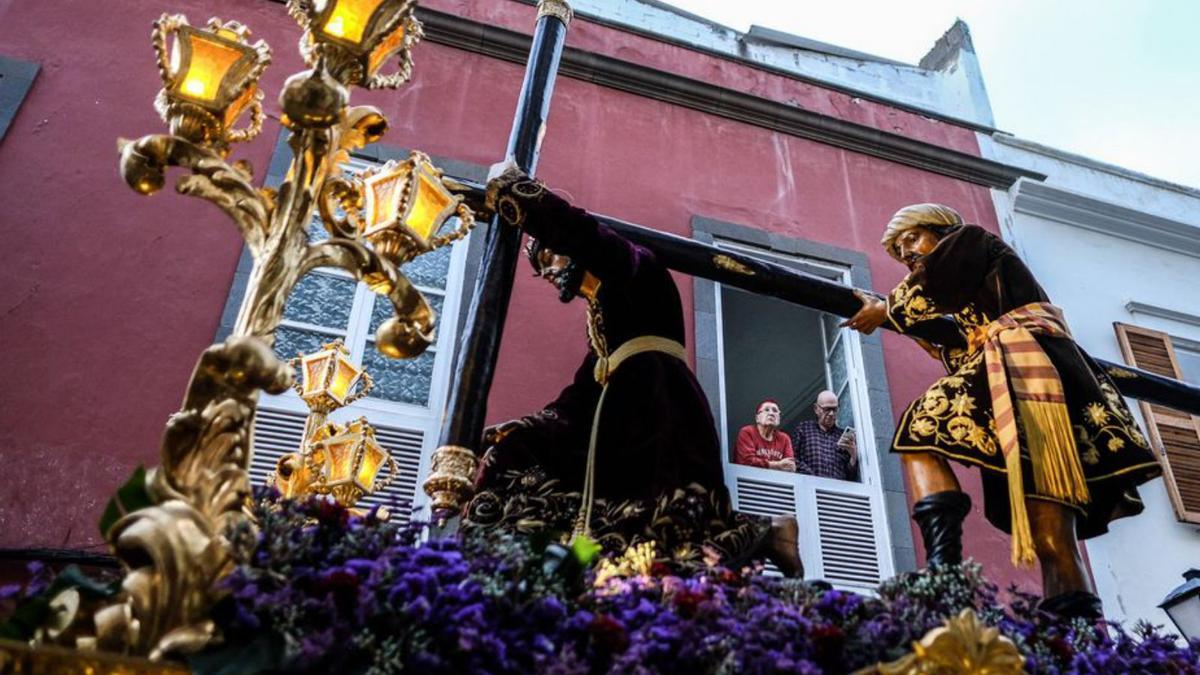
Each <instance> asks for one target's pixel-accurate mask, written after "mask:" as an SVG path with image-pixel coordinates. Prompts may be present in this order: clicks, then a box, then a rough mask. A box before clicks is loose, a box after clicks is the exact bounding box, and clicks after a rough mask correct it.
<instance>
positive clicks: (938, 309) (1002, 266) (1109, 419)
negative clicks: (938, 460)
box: [887, 225, 1161, 538]
mask: <svg viewBox="0 0 1200 675" xmlns="http://www.w3.org/2000/svg"><path fill="white" fill-rule="evenodd" d="M1048 302H1050V300H1049V298H1048V297H1047V296H1046V293H1045V291H1044V290H1042V288H1041V286H1040V285H1038V283H1037V281H1036V279H1034V277H1033V274H1032V273H1031V272H1030V271H1029V268H1028V267H1026V266H1025V263H1023V262H1022V261H1021V259H1020V258H1019V257H1017V255H1016V253H1015V252H1014V251H1013V250H1012V249H1011V248H1010V247H1009V246H1008V245H1007V244H1005V243H1004V242H1003V241H1001V240H1000V239H999V238H998V237H996V236H995V235H993V234H991V233H990V232H988V231H986V230H984V229H983V228H980V227H978V226H975V225H965V226H963V227H962V228H961V229H959V230H958V231H956V232H954V233H952V234H949V235H947V236H945V237H944V238H943V239H942V240H941V241H940V242H939V243H938V245H937V247H936V248H935V249H934V250H933V251H931V252H930V253H929V254H928V255H926V256H925V257H924V258H923V259H921V261H919V262H918V264H917V267H916V269H914V271H913V272H912V273H911V274H909V275H908V277H906V278H905V279H904V280H903V281H901V282H900V284H899V285H897V286H896V288H894V289H893V290H892V292H891V293H890V294H889V295H888V299H887V306H888V320H889V322H890V323H891V324H892V325H893V326H894V327H895V328H896V329H898V330H899V331H900V332H902V333H908V332H910V331H914V330H916V331H917V332H919V329H918V326H919V325H920V324H921V323H922V322H925V321H929V320H931V319H935V318H938V317H941V316H944V315H950V316H951V318H953V319H954V321H955V323H956V324H957V326H958V330H959V333H960V336H961V338H962V340H963V342H965V343H966V344H967V345H968V346H967V347H966V348H960V347H947V346H944V347H942V349H941V353H942V361H943V364H944V365H945V366H946V370H947V373H948V374H947V375H946V376H945V377H942V378H939V379H938V380H937V381H936V382H934V383H933V385H932V386H930V387H929V388H928V389H927V390H926V391H925V393H924V394H922V395H921V396H920V397H918V398H917V400H915V401H913V402H912V404H910V405H909V406H908V408H907V409H906V410H905V411H904V414H903V415H901V418H900V421H899V424H898V425H897V427H896V434H895V437H894V438H893V441H892V449H893V450H894V451H895V452H922V451H924V452H933V453H936V454H939V455H942V456H944V457H947V458H949V459H953V460H957V461H960V462H963V463H966V464H970V465H975V466H979V467H980V468H982V469H983V486H984V503H985V506H984V510H985V513H986V515H987V518H988V520H989V521H991V522H992V523H993V524H994V525H996V526H997V527H998V528H1000V529H1002V530H1004V531H1005V532H1011V526H1012V523H1011V512H1010V504H1009V499H1008V494H1009V493H1008V488H1007V485H1006V477H1007V476H1006V473H1007V472H1006V469H1005V462H1004V457H1003V454H1002V453H1001V452H1000V446H999V443H998V441H997V437H996V422H995V419H994V416H993V411H992V408H991V401H992V398H991V395H990V393H989V390H988V380H987V372H986V367H985V365H984V350H983V349H982V348H980V340H981V337H982V335H983V334H984V327H985V326H987V325H988V324H989V323H991V322H992V321H993V320H995V319H996V318H998V317H1000V316H1002V315H1004V314H1006V313H1008V312H1010V311H1012V310H1013V309H1016V308H1018V307H1022V306H1025V305H1028V304H1030V303H1048ZM1036 339H1037V342H1038V344H1039V345H1041V347H1042V349H1043V350H1044V351H1045V352H1046V355H1047V356H1048V357H1049V359H1050V361H1051V363H1052V364H1053V365H1054V367H1055V368H1056V369H1057V371H1058V374H1059V377H1060V378H1061V380H1062V384H1063V389H1064V393H1065V396H1066V402H1067V410H1068V413H1069V416H1070V422H1071V426H1072V432H1073V434H1074V437H1075V442H1076V447H1077V450H1078V452H1079V459H1080V465H1081V466H1082V468H1083V473H1084V477H1085V479H1086V481H1087V486H1088V492H1089V493H1090V501H1089V502H1088V503H1086V504H1070V503H1069V502H1066V501H1063V500H1058V499H1054V498H1052V497H1050V496H1048V495H1044V494H1039V492H1038V491H1037V490H1036V488H1035V486H1034V484H1033V481H1032V479H1031V474H1032V467H1031V466H1030V462H1029V453H1028V449H1027V446H1026V442H1025V427H1024V422H1023V421H1022V420H1021V419H1020V416H1019V415H1018V419H1017V426H1018V437H1019V439H1020V446H1021V464H1022V478H1023V483H1024V488H1025V490H1024V492H1025V495H1026V497H1027V498H1034V499H1052V500H1054V501H1059V502H1060V503H1064V504H1067V505H1068V506H1071V507H1072V508H1075V509H1077V510H1078V511H1079V512H1080V517H1079V518H1078V519H1077V521H1076V525H1077V531H1078V535H1079V537H1080V538H1088V537H1093V536H1096V535H1099V534H1102V533H1104V532H1106V531H1107V530H1108V523H1109V522H1111V521H1112V520H1115V519H1116V518H1121V517H1124V516H1128V515H1134V514H1136V513H1139V512H1141V510H1142V508H1143V507H1142V503H1141V500H1140V499H1138V497H1137V490H1136V486H1137V485H1139V484H1141V483H1143V482H1145V481H1147V480H1149V479H1151V478H1154V477H1155V476H1157V475H1159V473H1160V471H1161V470H1160V468H1159V465H1158V462H1157V460H1156V459H1155V458H1154V455H1153V454H1152V452H1151V451H1150V449H1149V445H1148V444H1147V442H1146V438H1145V436H1144V435H1143V434H1142V432H1141V431H1140V430H1139V429H1138V428H1137V423H1136V422H1135V421H1134V418H1133V416H1132V414H1131V413H1130V412H1129V408H1128V407H1127V406H1126V404H1125V401H1124V399H1123V398H1121V396H1120V394H1118V393H1117V390H1116V387H1115V386H1113V384H1112V382H1111V381H1110V380H1109V378H1108V376H1107V375H1106V374H1105V373H1104V371H1103V370H1102V369H1101V368H1100V367H1099V366H1097V365H1096V363H1095V362H1094V361H1093V360H1092V359H1091V357H1089V356H1088V355H1087V354H1086V353H1085V352H1084V351H1083V350H1081V349H1080V348H1079V347H1078V346H1077V345H1076V344H1075V342H1074V341H1073V340H1071V339H1068V338H1063V337H1049V336H1045V335H1038V336H1036Z"/></svg>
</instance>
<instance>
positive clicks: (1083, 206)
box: [1013, 179, 1200, 258]
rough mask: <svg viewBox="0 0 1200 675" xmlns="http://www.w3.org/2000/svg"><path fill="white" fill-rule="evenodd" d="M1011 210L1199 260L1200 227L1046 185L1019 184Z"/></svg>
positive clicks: (1035, 183)
mask: <svg viewBox="0 0 1200 675" xmlns="http://www.w3.org/2000/svg"><path fill="white" fill-rule="evenodd" d="M1013 210H1014V211H1016V212H1018V213H1025V214H1028V215H1032V216H1038V217H1041V218H1047V219H1049V220H1053V221H1056V222H1060V223H1064V224H1066V225H1072V226H1075V227H1078V228H1081V229H1085V230H1091V231H1093V232H1100V233H1102V234H1107V235H1110V236H1113V237H1117V238H1120V239H1126V240H1129V241H1135V242H1138V243H1140V244H1144V245H1146V246H1154V247H1156V248H1161V249H1165V250H1168V251H1172V252H1174V253H1180V254H1183V255H1188V256H1191V257H1194V258H1200V227H1197V226H1195V225H1189V224H1188V223H1184V222H1180V221H1177V220H1171V219H1169V218H1163V217H1160V216H1155V215H1152V214H1149V213H1146V212H1144V211H1138V210H1136V209H1131V208H1128V207H1125V206H1120V205H1118V204H1113V203H1111V202H1107V201H1104V200H1102V199H1097V198H1095V197H1089V196H1087V195H1083V194H1079V193H1077V192H1072V191H1070V190H1064V189H1062V188H1058V187H1054V186H1052V185H1046V184H1045V183H1040V182H1036V181H1032V180H1027V179H1022V180H1021V181H1019V182H1018V183H1017V184H1016V187H1015V188H1014V193H1013Z"/></svg>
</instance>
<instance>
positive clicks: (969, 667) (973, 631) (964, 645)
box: [858, 609, 1025, 675]
mask: <svg viewBox="0 0 1200 675" xmlns="http://www.w3.org/2000/svg"><path fill="white" fill-rule="evenodd" d="M1023 672H1025V659H1024V658H1023V657H1022V656H1021V652H1019V651H1018V650H1017V646H1016V645H1015V644H1013V642H1012V640H1009V639H1008V638H1006V637H1004V636H1003V635H1001V634H1000V630H999V629H997V628H992V627H990V626H987V625H985V624H983V623H981V622H980V621H979V617H977V616H975V612H973V611H971V610H970V609H964V610H963V611H962V612H961V613H959V615H958V616H956V617H954V618H952V619H948V620H947V621H946V624H945V625H943V626H941V627H938V628H934V629H933V630H931V631H929V632H928V633H927V634H926V635H925V637H923V638H921V640H920V641H919V642H914V643H913V653H912V654H909V655H908V656H905V657H903V658H901V659H898V660H896V661H893V662H891V663H881V664H879V665H877V666H875V667H874V668H867V669H864V670H861V671H859V674H858V675H864V674H869V673H875V674H878V675H934V674H936V675H969V674H970V675H974V674H976V673H988V674H989V675H1009V674H1011V675H1017V674H1018V673H1023Z"/></svg>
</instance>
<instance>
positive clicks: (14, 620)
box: [0, 595, 50, 642]
mask: <svg viewBox="0 0 1200 675" xmlns="http://www.w3.org/2000/svg"><path fill="white" fill-rule="evenodd" d="M49 616H50V600H49V599H48V598H47V597H46V596H45V595H39V596H37V597H35V598H32V599H30V600H27V601H25V602H23V603H21V606H20V607H17V609H16V611H14V612H13V613H12V616H10V617H8V621H5V622H4V623H2V624H0V638H4V639H6V640H16V641H18V642H27V641H29V640H32V639H33V634H34V632H35V631H37V629H38V627H39V626H41V625H42V624H43V623H46V619H47V618H49Z"/></svg>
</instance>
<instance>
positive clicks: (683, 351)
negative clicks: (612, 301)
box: [572, 335, 687, 538]
mask: <svg viewBox="0 0 1200 675" xmlns="http://www.w3.org/2000/svg"><path fill="white" fill-rule="evenodd" d="M646 352H659V353H661V354H666V355H667V356H674V357H675V358H677V359H679V360H680V361H682V362H683V363H684V364H685V365H686V364H687V348H685V347H684V346H683V345H681V344H679V343H678V342H676V341H675V340H671V339H668V338H665V337H661V336H658V335H642V336H640V337H636V338H633V339H632V340H629V341H628V342H626V343H625V344H623V345H621V346H620V347H617V351H615V352H613V353H612V354H609V355H608V356H607V357H606V356H600V357H599V358H598V359H596V366H595V369H594V370H593V371H592V375H593V376H594V377H595V378H596V382H598V383H600V384H601V385H603V389H601V390H600V399H599V400H598V401H596V412H595V413H594V414H593V415H592V433H591V436H590V438H589V439H588V456H587V470H586V473H585V474H584V476H583V494H582V495H581V501H580V504H579V513H578V514H577V515H576V516H575V524H574V528H573V531H572V538H574V537H578V536H585V537H586V536H588V535H589V534H590V531H591V522H592V503H593V502H594V501H595V499H596V438H597V436H598V434H599V432H600V411H601V410H603V409H604V399H605V397H607V395H608V383H609V382H610V381H611V379H612V375H613V373H615V372H617V368H619V367H620V366H621V364H622V363H625V362H626V361H628V360H629V359H630V357H633V356H635V355H637V354H644V353H646Z"/></svg>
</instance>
